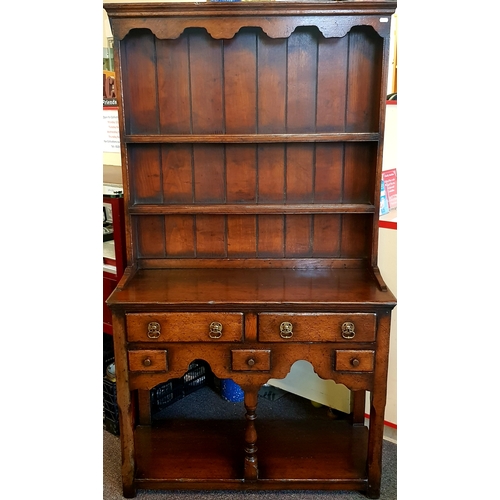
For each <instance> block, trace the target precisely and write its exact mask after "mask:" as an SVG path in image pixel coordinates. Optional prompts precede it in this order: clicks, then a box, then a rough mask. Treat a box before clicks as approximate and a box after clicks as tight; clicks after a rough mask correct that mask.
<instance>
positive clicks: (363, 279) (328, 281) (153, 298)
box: [108, 268, 396, 311]
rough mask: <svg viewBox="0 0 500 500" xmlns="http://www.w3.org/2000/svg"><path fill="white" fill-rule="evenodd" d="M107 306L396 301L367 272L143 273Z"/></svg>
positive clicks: (277, 306)
mask: <svg viewBox="0 0 500 500" xmlns="http://www.w3.org/2000/svg"><path fill="white" fill-rule="evenodd" d="M108 304H109V305H110V306H113V305H115V304H116V305H117V304H119V305H120V306H123V307H126V308H127V307H132V308H134V309H135V308H139V309H140V308H142V307H146V308H148V309H150V308H151V307H152V306H153V307H160V308H165V309H171V310H173V309H177V310H180V309H182V307H183V306H186V307H188V308H192V307H193V306H194V307H196V308H197V309H199V310H213V308H214V306H218V307H219V308H221V309H228V310H231V309H233V310H234V309H238V308H239V309H241V310H251V309H253V308H257V309H259V310H262V311H264V310H273V311H277V310H285V309H287V308H290V307H292V308H294V309H297V310H299V309H303V310H309V309H310V308H312V309H314V310H319V309H325V310H326V309H329V308H331V307H338V308H341V309H342V308H346V309H350V308H360V307H365V308H370V307H375V308H377V307H390V308H392V307H394V306H395V305H396V299H395V297H394V295H393V294H392V293H391V292H390V291H381V290H380V289H379V287H378V286H377V283H376V281H375V279H374V278H373V276H372V275H371V273H370V272H369V271H368V270H367V269H206V268H203V269H140V270H138V271H137V272H136V273H135V274H134V275H133V277H132V278H130V279H129V281H128V282H127V283H126V285H125V286H124V287H123V289H121V290H116V291H115V292H114V293H113V294H112V295H111V297H110V298H109V299H108Z"/></svg>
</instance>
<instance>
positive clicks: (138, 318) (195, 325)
mask: <svg viewBox="0 0 500 500" xmlns="http://www.w3.org/2000/svg"><path fill="white" fill-rule="evenodd" d="M126 323H127V339H128V341H129V342H241V341H242V340H243V314H242V313H156V314H155V313H131V314H127V316H126Z"/></svg>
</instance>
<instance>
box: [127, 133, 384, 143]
mask: <svg viewBox="0 0 500 500" xmlns="http://www.w3.org/2000/svg"><path fill="white" fill-rule="evenodd" d="M379 139H380V134H378V133H376V132H338V133H329V134H324V133H318V134H316V133H314V134H222V133H221V134H173V135H170V134H168V135H167V134H151V135H134V134H128V135H125V137H124V140H125V142H126V143H131V144H141V143H145V144H150V143H167V144H179V143H216V144H221V143H223V144H259V143H293V142H367V141H378V140H379Z"/></svg>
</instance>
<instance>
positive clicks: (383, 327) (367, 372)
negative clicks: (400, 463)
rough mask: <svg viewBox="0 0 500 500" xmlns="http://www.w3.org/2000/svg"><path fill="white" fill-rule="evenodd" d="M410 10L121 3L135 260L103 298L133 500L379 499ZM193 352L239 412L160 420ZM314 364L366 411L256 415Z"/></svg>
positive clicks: (366, 5) (126, 174) (119, 64)
mask: <svg viewBox="0 0 500 500" xmlns="http://www.w3.org/2000/svg"><path fill="white" fill-rule="evenodd" d="M395 7H396V3H395V2H381V1H370V0H366V1H349V0H348V1H345V2H241V3H215V2H214V3H210V2H208V3H202V4H193V3H184V4H183V3H165V4H161V3H138V4H130V3H128V4H114V3H113V4H105V8H106V10H107V12H108V15H109V18H110V22H111V27H112V30H113V34H114V47H115V61H116V87H117V94H118V96H119V105H120V108H119V122H120V133H121V147H122V165H123V180H124V196H125V221H126V237H127V244H126V247H127V260H128V264H129V267H127V269H126V270H125V272H124V275H123V278H122V279H121V280H120V282H119V284H118V286H117V287H116V289H115V290H114V291H113V293H112V294H111V296H110V297H109V299H108V301H107V304H108V305H109V307H110V308H111V310H112V313H113V331H114V342H115V357H116V360H115V363H116V373H117V395H118V405H119V408H120V439H121V446H122V481H123V493H124V495H125V496H126V497H133V496H135V493H136V489H137V488H146V489H149V488H151V489H229V490H231V489H235V490H258V489H324V490H338V489H352V490H359V491H362V492H364V493H365V494H366V495H367V496H368V497H370V498H377V497H378V496H379V494H380V477H381V467H382V464H381V458H382V455H381V450H382V437H383V417H384V408H385V400H386V385H387V364H388V350H389V335H390V316H391V311H392V309H393V308H394V306H395V305H396V299H395V297H394V295H393V294H392V293H391V292H390V290H388V289H387V286H386V285H385V283H384V280H383V278H382V276H381V274H380V271H379V269H378V267H377V253H378V212H379V205H380V177H381V169H382V151H383V139H384V120H385V118H384V117H385V113H384V111H385V109H384V106H385V101H386V99H385V97H386V96H385V89H386V87H387V74H388V53H389V35H390V16H391V14H392V13H393V12H394V10H395ZM196 359H203V360H205V361H206V362H208V363H209V365H210V367H211V369H212V371H213V373H214V374H215V375H216V376H217V377H219V378H231V379H233V380H234V382H236V383H237V384H239V385H240V386H241V388H242V389H243V391H244V394H245V396H244V410H243V411H242V413H241V415H240V416H239V417H234V416H232V417H231V418H229V419H221V420H215V421H214V420H207V419H204V418H198V419H191V418H175V419H169V418H167V419H164V420H162V421H158V420H156V419H154V418H152V415H151V412H150V408H149V405H148V394H149V392H148V391H149V390H150V389H152V388H153V387H155V386H156V385H158V384H159V383H162V382H166V381H168V380H170V379H173V378H178V377H182V376H183V374H184V373H185V372H186V371H187V369H188V367H189V365H190V363H191V362H192V361H193V360H196ZM301 359H302V360H306V361H308V362H310V363H311V364H312V366H313V367H314V370H315V372H316V373H317V374H318V376H319V377H321V378H323V379H331V380H334V381H335V382H337V383H341V384H344V385H346V386H347V387H348V388H349V389H351V390H352V391H353V402H352V415H351V418H349V419H345V420H342V421H336V420H329V421H326V422H325V421H318V422H317V421H314V422H310V421H307V420H306V421H300V420H298V421H296V420H288V419H286V418H284V419H280V420H276V419H259V405H258V391H259V389H260V387H261V386H262V385H263V384H265V383H267V381H268V380H269V379H271V378H284V377H285V376H286V375H287V374H288V373H289V372H290V369H291V367H292V365H293V364H294V363H295V362H296V361H297V360H301ZM366 391H369V393H370V428H369V429H368V428H367V427H366V426H365V425H364V404H365V393H366ZM305 458H306V459H305Z"/></svg>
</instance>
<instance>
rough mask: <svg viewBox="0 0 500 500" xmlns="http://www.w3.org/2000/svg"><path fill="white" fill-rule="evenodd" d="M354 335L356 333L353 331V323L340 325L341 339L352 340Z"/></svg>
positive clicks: (347, 322) (348, 322)
mask: <svg viewBox="0 0 500 500" xmlns="http://www.w3.org/2000/svg"><path fill="white" fill-rule="evenodd" d="M354 335H356V332H355V331H354V323H352V322H351V321H346V322H345V323H342V337H343V338H345V339H352V338H354Z"/></svg>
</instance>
